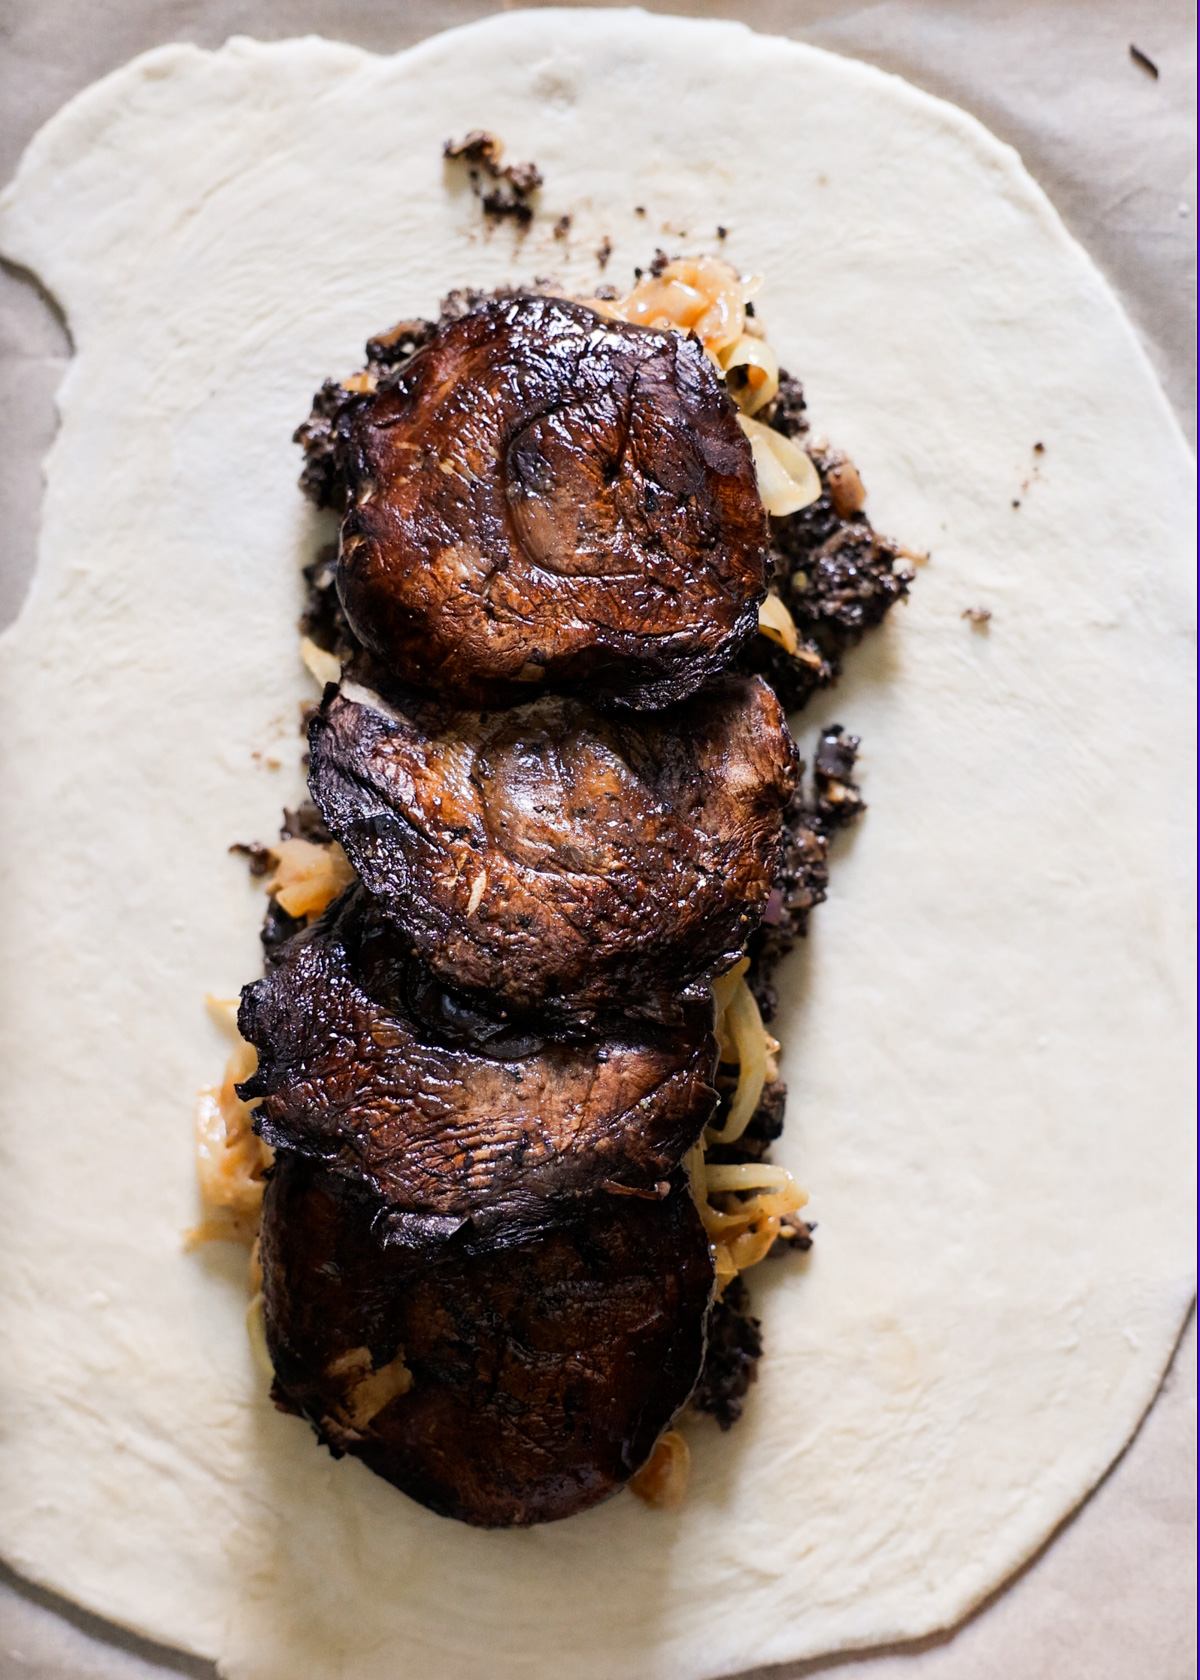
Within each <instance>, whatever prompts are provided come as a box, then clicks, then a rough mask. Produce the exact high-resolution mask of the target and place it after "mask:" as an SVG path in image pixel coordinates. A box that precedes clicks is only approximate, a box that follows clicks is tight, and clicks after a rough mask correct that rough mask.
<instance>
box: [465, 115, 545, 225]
mask: <svg viewBox="0 0 1200 1680" xmlns="http://www.w3.org/2000/svg"><path fill="white" fill-rule="evenodd" d="M442 156H443V157H445V158H447V159H448V160H450V161H452V162H453V161H461V162H462V163H465V164H466V165H467V169H468V173H469V174H470V178H471V186H472V188H473V189H474V192H475V196H476V198H478V200H479V202H480V205H481V206H482V209H483V213H484V215H485V216H490V217H491V218H492V220H493V221H503V220H505V219H506V218H507V219H510V220H512V221H514V222H516V223H517V225H518V226H519V227H528V226H529V224H530V222H531V221H532V220H533V206H532V204H530V202H529V200H530V199H531V198H532V197H533V195H534V193H535V192H537V190H538V188H539V187H540V186H541V185H542V172H541V170H540V169H539V168H538V166H537V164H536V163H503V162H501V159H502V158H503V156H504V145H503V142H502V141H500V140H499V139H497V137H496V136H495V135H494V134H489V133H487V131H486V130H485V129H482V128H476V129H472V131H471V133H470V134H468V135H467V137H466V139H465V140H457V141H455V140H447V141H446V143H445V145H444V146H443V147H442Z"/></svg>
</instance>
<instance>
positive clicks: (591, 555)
mask: <svg viewBox="0 0 1200 1680" xmlns="http://www.w3.org/2000/svg"><path fill="white" fill-rule="evenodd" d="M342 457H343V459H342V472H343V477H344V480H345V485H346V491H347V497H348V508H347V512H346V515H345V518H344V520H343V523H342V534H341V559H340V563H339V570H338V591H339V594H340V596H341V600H342V603H343V606H344V608H345V611H346V614H347V617H348V619H349V621H350V624H351V626H352V628H353V630H354V633H355V634H356V636H357V637H358V638H359V640H360V641H361V642H362V644H363V645H364V646H365V647H367V648H368V649H370V650H371V652H372V653H374V654H375V655H376V656H377V657H378V658H379V659H380V660H382V661H383V662H384V663H385V664H386V665H388V666H389V667H390V669H391V670H392V671H393V672H394V673H395V674H396V675H397V676H399V677H400V678H402V679H403V680H405V681H408V682H411V683H414V684H416V685H417V686H421V687H427V688H431V689H434V690H436V691H438V692H446V693H451V694H453V695H455V696H456V697H457V698H459V699H460V700H465V701H467V702H471V703H486V704H495V703H497V702H507V703H511V702H513V701H514V700H518V699H520V698H523V697H529V696H531V695H532V694H533V693H536V692H537V691H538V690H539V689H540V688H542V687H543V686H544V687H547V688H562V687H569V688H573V689H575V690H577V691H581V692H586V693H588V694H589V695H591V696H593V697H596V696H602V697H604V698H607V699H610V700H613V701H618V702H621V703H624V704H628V705H631V706H634V707H658V706H664V705H667V704H669V703H671V702H672V701H675V700H679V699H682V698H683V697H684V696H686V695H688V694H690V693H692V692H694V690H696V689H697V688H699V687H700V686H701V685H702V684H704V683H705V682H707V681H709V680H710V679H711V678H712V677H713V676H715V675H716V674H717V673H718V672H719V671H721V670H722V669H724V668H725V666H727V665H728V664H729V662H730V661H731V660H732V658H733V657H734V655H735V654H736V652H737V650H738V648H739V647H740V646H741V645H742V644H743V643H744V642H745V641H746V640H747V639H748V638H749V637H750V636H752V635H753V634H754V632H755V630H756V627H757V622H758V619H757V614H758V603H759V601H760V600H761V599H762V597H763V595H764V592H765V588H766V568H767V518H766V514H765V512H764V510H763V506H762V502H761V499H760V497H759V493H758V488H757V483H756V480H755V473H754V465H753V460H752V457H751V452H750V446H749V444H748V443H747V441H746V438H745V436H744V435H743V433H742V430H741V428H740V427H739V425H738V422H737V415H736V410H735V408H734V405H733V403H732V402H731V401H730V399H729V397H728V395H727V394H726V392H725V390H724V388H723V386H722V384H721V382H720V380H719V379H718V377H717V374H716V371H715V370H714V368H713V366H712V364H711V363H710V362H709V360H708V358H707V357H706V356H705V354H704V352H703V350H702V349H701V348H700V345H699V344H698V343H697V342H695V341H694V340H691V339H686V338H684V337H682V336H680V335H679V334H678V333H674V332H663V331H658V330H652V329H649V328H644V327H634V326H628V325H626V324H625V323H623V322H618V321H610V320H606V319H605V318H604V317H602V316H600V315H598V314H596V313H595V311H593V310H591V309H588V308H587V307H586V306H585V305H583V304H578V303H572V302H569V301H567V300H565V299H562V298H549V297H541V296H521V297H516V298H508V299H493V300H491V301H488V302H485V303H482V304H480V305H479V306H477V307H476V308H474V309H472V310H471V311H469V312H468V313H467V314H465V315H462V316H460V317H459V318H458V319H455V320H449V321H445V322H443V323H442V325H441V326H440V327H439V329H438V331H437V333H436V335H435V337H434V338H433V340H432V342H430V343H429V344H427V345H425V347H424V348H422V349H420V350H419V351H418V352H417V353H416V354H415V355H414V356H413V357H412V358H411V359H410V360H409V361H407V362H406V363H405V364H404V365H403V366H402V367H401V368H400V369H399V370H398V371H397V372H396V373H395V374H394V375H393V376H392V377H391V378H390V379H388V380H386V381H384V382H383V383H381V384H380V385H379V387H378V389H377V390H375V391H374V392H372V393H370V394H364V395H363V396H362V397H361V398H360V399H359V400H358V401H357V402H356V403H355V404H353V406H352V411H351V412H349V413H348V415H347V418H346V431H345V439H344V448H343V449H342Z"/></svg>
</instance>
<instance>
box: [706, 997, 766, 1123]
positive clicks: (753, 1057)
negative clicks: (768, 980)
mask: <svg viewBox="0 0 1200 1680" xmlns="http://www.w3.org/2000/svg"><path fill="white" fill-rule="evenodd" d="M721 1025H722V1028H723V1030H724V1031H725V1032H726V1033H727V1034H728V1035H729V1036H730V1037H731V1038H732V1039H733V1041H734V1044H735V1045H736V1047H737V1055H738V1082H737V1090H736V1091H735V1092H734V1093H733V1102H732V1104H731V1105H730V1109H729V1117H728V1119H727V1120H726V1122H725V1124H724V1126H722V1127H721V1130H720V1131H719V1132H710V1133H709V1136H710V1137H711V1138H712V1140H713V1142H714V1143H734V1142H735V1141H736V1140H737V1139H738V1138H740V1137H741V1135H742V1133H743V1132H744V1131H745V1130H746V1127H747V1126H748V1125H749V1124H750V1118H751V1116H752V1115H753V1113H754V1110H755V1109H756V1108H757V1107H758V1099H759V1098H760V1097H761V1096H762V1088H763V1086H764V1085H765V1084H766V1082H767V1035H766V1032H765V1030H764V1028H763V1024H762V1016H761V1015H760V1014H759V1012H758V1005H757V1004H756V1003H755V1001H754V993H753V992H752V991H751V990H750V988H749V986H747V984H746V982H745V979H744V978H742V977H740V976H739V982H738V987H737V990H736V991H735V992H734V994H733V996H732V997H731V998H730V1000H729V1002H728V1004H726V1006H725V1013H724V1016H723V1018H722V1022H721Z"/></svg>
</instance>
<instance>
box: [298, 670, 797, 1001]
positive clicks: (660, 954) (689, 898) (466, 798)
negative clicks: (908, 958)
mask: <svg viewBox="0 0 1200 1680" xmlns="http://www.w3.org/2000/svg"><path fill="white" fill-rule="evenodd" d="M309 743H310V754H311V771H310V778H309V779H310V785H311V788H312V792H313V796H314V798H315V799H316V801H317V804H318V805H319V807H320V809H321V812H322V815H323V816H324V818H325V821H326V823H327V824H328V826H329V830H330V832H331V833H332V834H334V835H335V836H336V837H337V838H338V840H339V841H340V842H341V844H342V846H343V848H344V849H345V852H346V855H347V856H348V857H349V859H350V861H351V863H352V864H353V866H354V868H355V870H356V871H357V873H358V874H359V876H360V877H361V879H362V880H363V882H364V883H365V885H366V886H367V888H368V890H369V891H370V892H371V893H372V894H373V895H374V896H375V897H376V898H377V899H378V902H379V905H380V909H381V910H382V912H383V913H384V914H385V915H386V916H387V917H388V918H389V919H390V920H391V921H392V922H393V923H394V924H395V926H396V927H397V928H398V929H400V930H401V931H402V932H403V934H404V935H405V938H406V939H407V940H408V941H409V942H410V944H411V947H412V949H413V951H414V952H415V953H416V954H417V955H419V957H420V958H421V960H422V961H423V962H424V963H426V964H427V965H428V966H429V968H430V969H431V970H432V972H433V974H434V975H435V976H436V977H437V978H438V979H439V980H440V981H441V982H442V983H444V984H445V985H447V986H452V987H455V988H462V989H465V990H467V991H471V992H477V993H481V994H485V995H486V996H487V997H489V998H490V999H492V1000H495V1001H497V1002H498V1003H499V1004H500V1005H501V1006H505V1007H508V1008H510V1009H514V1010H521V1011H529V1010H537V1011H540V1012H541V1013H542V1015H543V1017H544V1018H546V1019H552V1020H554V1021H555V1022H556V1023H559V1024H564V1023H567V1024H569V1023H577V1024H578V1023H581V1022H584V1023H585V1022H587V1021H588V1020H590V1019H593V1018H595V1017H597V1016H601V1017H603V1016H604V1015H606V1014H608V1015H611V1014H613V1013H614V1012H615V1013H618V1014H620V1013H630V1014H645V1015H649V1016H652V1017H655V1018H658V1019H663V1020H670V1019H676V1018H678V1017H679V1013H680V1010H681V1007H682V1005H683V1000H684V999H685V997H686V995H687V994H688V993H689V990H690V991H693V992H695V991H698V990H700V989H702V988H703V985H704V984H706V983H707V981H708V979H709V978H710V977H711V975H712V974H713V973H714V972H718V971H720V970H721V969H723V968H727V967H728V966H729V965H730V964H731V963H732V962H734V961H736V959H737V957H738V956H739V955H740V953H741V950H742V948H743V946H744V945H745V942H746V938H747V936H748V934H749V933H750V932H751V931H752V930H753V928H754V927H755V926H756V925H757V923H758V920H759V917H760V914H761V911H762V907H763V905H764V904H765V902H766V899H767V895H768V893H769V891H770V888H771V880H772V875H773V872H774V868H775V863H776V858H777V855H778V851H779V844H780V835H781V824H782V812H783V809H784V807H785V806H786V805H787V803H788V800H789V799H790V798H791V795H792V792H793V790H794V787H795V781H796V763H797V760H796V750H795V747H794V745H793V743H792V740H791V737H790V735H789V734H788V730H787V725H786V723H785V721H784V716H783V711H782V708H781V707H780V705H779V702H778V701H777V700H776V698H775V695H774V694H773V693H772V691H771V689H770V688H768V687H767V685H766V683H764V682H763V681H762V680H761V679H759V678H756V677H755V678H746V677H731V678H725V679H723V680H722V681H721V682H719V683H718V684H716V685H715V686H713V687H711V688H709V689H706V690H705V691H704V692H703V693H701V694H699V695H696V696H693V697H692V699H690V700H689V701H687V702H685V703H684V704H683V705H681V706H677V707H674V708H671V709H670V710H668V711H663V712H657V713H652V714H645V713H642V714H638V713H631V712H628V711H623V712H620V713H616V714H609V715H604V714H602V713H598V712H597V711H595V710H594V709H593V708H592V707H589V706H588V705H587V704H585V703H584V702H583V701H582V700H579V699H574V698H571V697H569V696H562V695H544V696H542V697H540V698H539V699H537V700H534V701H532V702H530V703H529V704H527V705H525V706H520V707H516V708H513V709H511V710H507V711H499V712H488V713H481V712H478V711H467V710H464V709H462V708H460V707H457V706H455V705H453V704H452V703H451V702H449V701H445V700H433V699H430V698H428V697H423V696H420V695H418V694H416V693H414V692H413V691H411V690H408V689H401V688H398V687H396V686H395V685H392V686H391V687H390V688H388V691H387V698H386V699H385V698H383V697H382V696H381V695H380V694H378V693H377V692H375V691H374V690H372V689H370V688H368V687H365V686H364V685H363V683H361V682H358V681H353V680H344V681H343V683H342V685H341V688H340V689H339V690H338V691H336V692H334V691H331V692H330V693H329V694H328V695H327V697H326V700H325V703H324V705H323V706H322V708H321V711H320V713H319V715H318V716H317V717H316V718H315V719H314V721H313V724H312V726H311V730H310V735H309Z"/></svg>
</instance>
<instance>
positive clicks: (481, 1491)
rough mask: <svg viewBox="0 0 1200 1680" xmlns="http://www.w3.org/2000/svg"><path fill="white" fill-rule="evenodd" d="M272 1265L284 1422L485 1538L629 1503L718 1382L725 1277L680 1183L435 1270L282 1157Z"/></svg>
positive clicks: (268, 1308)
mask: <svg viewBox="0 0 1200 1680" xmlns="http://www.w3.org/2000/svg"><path fill="white" fill-rule="evenodd" d="M261 1256H262V1265H263V1303H264V1317H265V1329H266V1337H267V1346H268V1350H269V1352H270V1355H271V1360H272V1363H273V1365H274V1368H275V1372H276V1380H275V1388H274V1396H275V1400H276V1403H277V1404H278V1405H280V1406H282V1407H283V1408H284V1409H286V1410H291V1411H296V1412H299V1413H301V1414H302V1415H303V1416H305V1417H306V1418H308V1419H309V1420H310V1422H311V1423H312V1424H313V1425H314V1427H315V1428H316V1430H317V1433H318V1435H319V1436H320V1437H321V1439H322V1440H323V1441H324V1442H325V1443H326V1445H328V1446H329V1447H330V1449H331V1450H332V1451H333V1452H334V1453H335V1454H336V1455H338V1456H340V1455H341V1454H342V1453H353V1454H354V1455H355V1456H356V1457H358V1458H361V1459H362V1460H363V1461H364V1462H365V1463H366V1464H368V1465H369V1466H370V1468H371V1469H372V1470H374V1471H375V1472H376V1473H377V1474H378V1475H380V1476H383V1477H384V1478H385V1479H386V1480H387V1481H389V1482H391V1483H393V1484H394V1485H395V1486H396V1487H398V1488H400V1489H401V1490H402V1491H403V1492H404V1493H406V1494H408V1495H409V1496H410V1497H411V1498H413V1499H416V1500H418V1501H420V1503H421V1504H423V1505H427V1506H429V1507H430V1508H431V1509H432V1510H434V1511H437V1512H439V1513H440V1514H441V1515H443V1516H447V1517H455V1518H458V1519H459V1520H460V1521H462V1522H468V1523H473V1524H476V1525H478V1526H482V1527H513V1526H527V1525H529V1524H532V1523H538V1522H549V1521H553V1520H554V1519H556V1518H559V1517H565V1516H570V1515H572V1514H573V1513H574V1512H576V1511H581V1510H585V1509H586V1508H587V1507H588V1506H590V1505H595V1504H597V1503H598V1502H599V1501H600V1500H602V1499H605V1498H607V1497H608V1496H609V1495H610V1494H612V1493H615V1492H616V1491H617V1490H618V1489H619V1488H620V1487H621V1486H622V1485H623V1484H624V1483H625V1482H626V1481H628V1479H629V1477H630V1476H631V1475H632V1474H633V1472H634V1471H635V1470H637V1469H638V1468H639V1466H640V1465H641V1464H642V1463H644V1462H645V1460H646V1459H647V1458H648V1457H649V1455H650V1453H651V1451H652V1450H653V1447H654V1443H655V1441H656V1439H657V1438H658V1435H659V1433H660V1431H661V1430H662V1429H664V1428H665V1427H666V1425H667V1424H668V1423H669V1422H670V1421H671V1419H672V1417H673V1416H674V1415H675V1413H676V1411H677V1410H678V1409H679V1407H680V1406H681V1405H682V1404H683V1403H684V1401H685V1400H686V1399H687V1397H688V1395H689V1394H690V1392H691V1390H692V1388H693V1387H694V1385H695V1383H696V1380H697V1377H698V1375H699V1372H700V1368H701V1365H702V1363H703V1358H704V1324H705V1318H706V1314H707V1311H708V1307H709V1301H710V1297H711V1293H712V1285H713V1269H712V1261H711V1259H710V1256H709V1248H708V1241H707V1238H706V1237H705V1234H704V1228H703V1226H702V1225H701V1223H700V1217H699V1214H698V1213H697V1211H696V1208H695V1204H694V1203H693V1201H692V1199H691V1196H690V1194H689V1192H688V1190H687V1187H686V1182H685V1181H684V1178H683V1175H682V1174H678V1175H676V1177H675V1179H674V1181H673V1183H672V1186H671V1189H670V1194H669V1196H668V1197H667V1198H666V1200H665V1201H661V1202H657V1201H656V1202H653V1203H649V1202H645V1201H641V1200H638V1199H636V1198H627V1197H619V1196H612V1195H600V1196H597V1197H596V1198H594V1199H592V1200H591V1201H589V1202H587V1203H585V1204H583V1205H582V1206H581V1207H580V1208H578V1209H577V1210H575V1212H574V1213H573V1215H572V1216H571V1217H570V1218H569V1219H567V1220H565V1221H564V1222H563V1223H562V1224H560V1225H559V1226H557V1227H556V1228H555V1229H554V1230H553V1231H551V1232H550V1233H548V1234H546V1235H544V1236H542V1237H540V1238H538V1239H537V1240H535V1241H532V1242H527V1243H525V1244H522V1245H520V1246H518V1247H515V1248H506V1249H504V1250H502V1251H499V1252H490V1253H488V1252H484V1253H477V1254H467V1253H464V1252H463V1251H462V1250H461V1249H460V1248H459V1247H458V1246H457V1245H456V1244H455V1243H453V1242H451V1243H450V1244H448V1245H446V1246H445V1248H444V1249H443V1251H442V1252H441V1254H440V1256H439V1257H438V1258H437V1259H436V1261H434V1262H432V1263H430V1262H428V1261H427V1260H425V1259H423V1258H418V1257H414V1255H413V1254H412V1253H411V1251H409V1250H405V1249H398V1248H394V1247H389V1248H382V1247H380V1245H379V1242H378V1240H377V1236H376V1233H375V1232H374V1230H373V1228H372V1209H371V1206H370V1204H369V1202H367V1201H365V1200H364V1199H363V1198H362V1197H361V1196H360V1195H358V1194H356V1193H355V1192H354V1190H353V1189H352V1188H351V1187H350V1186H348V1185H346V1184H345V1182H344V1181H341V1180H339V1179H337V1178H336V1177H334V1176H333V1175H331V1174H329V1173H328V1172H326V1171H325V1170H324V1169H322V1168H320V1167H319V1166H317V1165H315V1164H314V1163H312V1162H309V1161H305V1160H304V1159H302V1158H299V1157H293V1156H289V1155H284V1156H282V1157H281V1158H280V1160H279V1161H278V1163H277V1165H276V1168H275V1172H274V1175H273V1177H272V1179H271V1182H270V1184H269V1186H268V1188H267V1195H266V1203H265V1207H264V1212H263V1227H262V1240H261Z"/></svg>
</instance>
